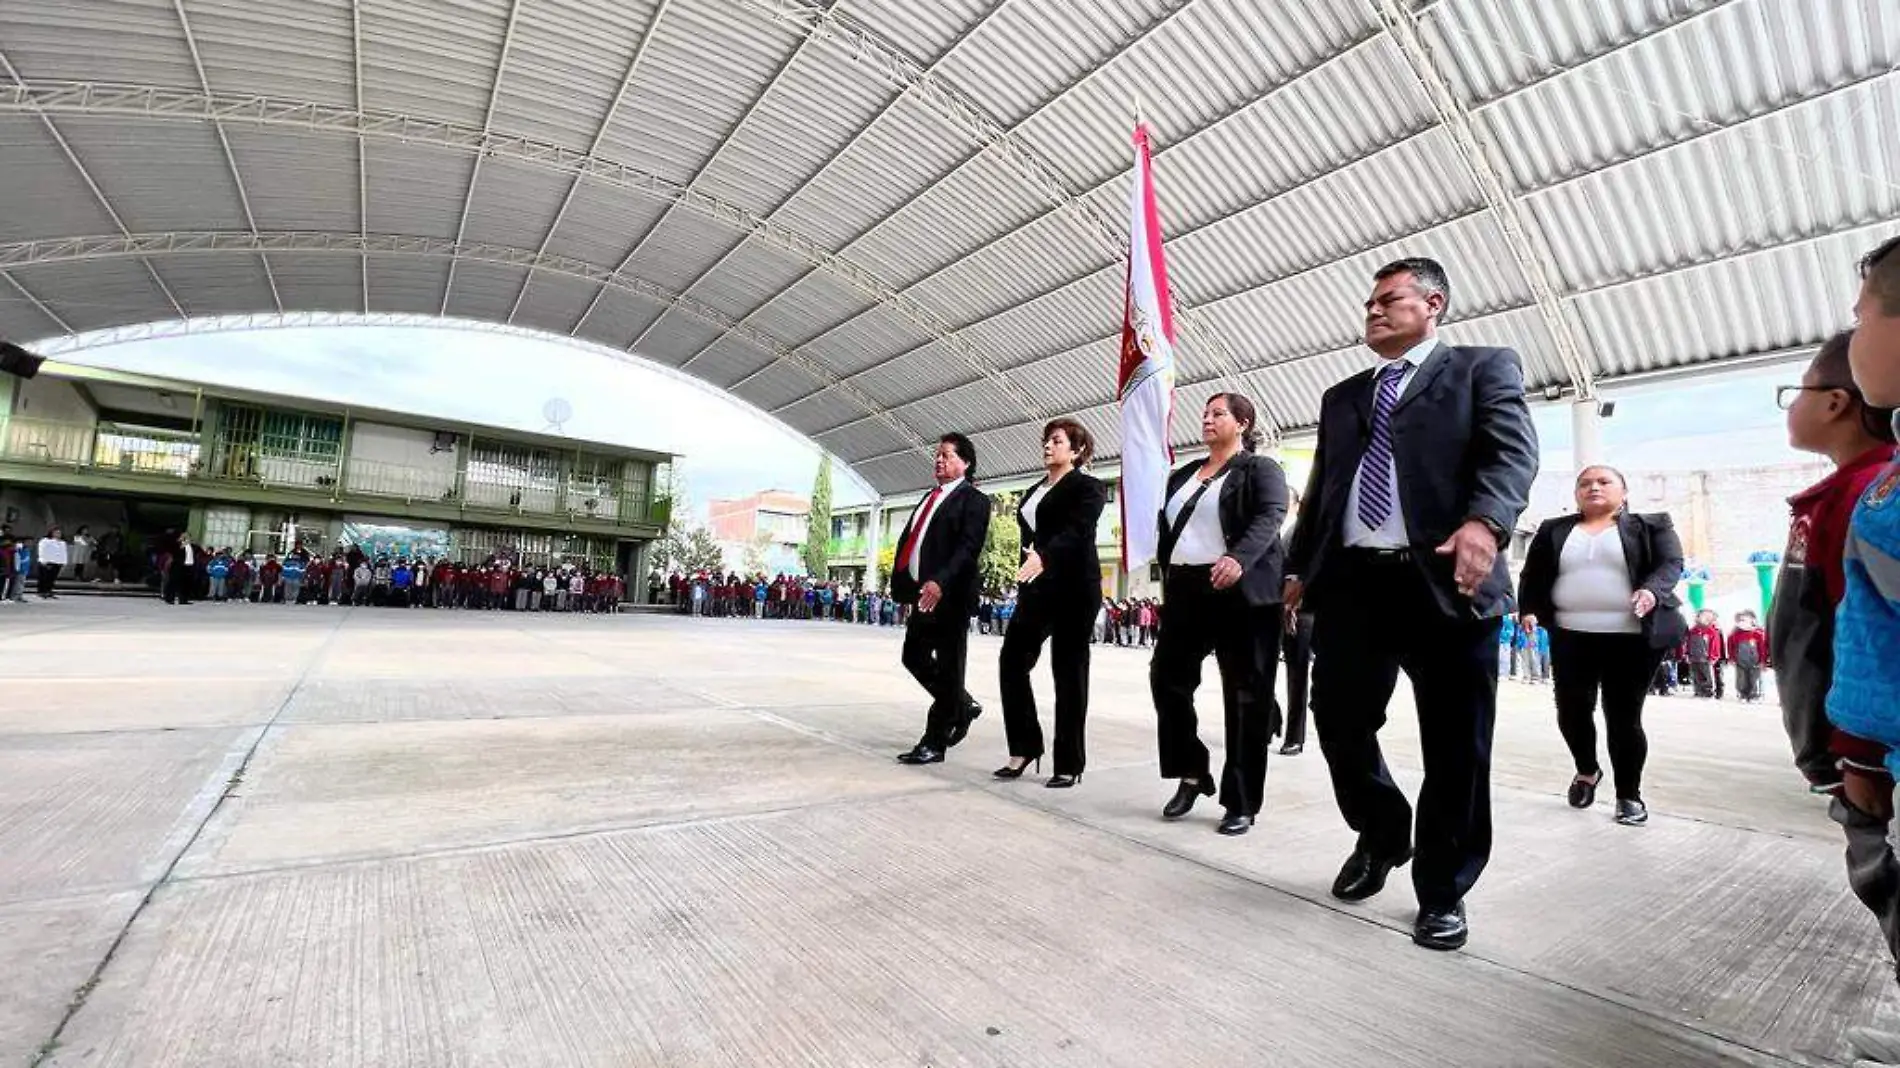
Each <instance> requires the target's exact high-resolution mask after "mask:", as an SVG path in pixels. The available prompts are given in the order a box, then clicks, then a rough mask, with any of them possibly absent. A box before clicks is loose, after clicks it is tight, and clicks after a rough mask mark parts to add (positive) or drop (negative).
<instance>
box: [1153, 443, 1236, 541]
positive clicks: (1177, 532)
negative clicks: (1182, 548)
mask: <svg viewBox="0 0 1900 1068" xmlns="http://www.w3.org/2000/svg"><path fill="white" fill-rule="evenodd" d="M1238 459H1240V454H1239V453H1235V454H1234V455H1232V456H1229V457H1228V458H1227V462H1226V463H1224V464H1222V465H1221V466H1220V470H1218V471H1216V472H1214V474H1213V476H1212V477H1210V478H1206V479H1203V480H1202V481H1201V484H1200V486H1199V487H1198V488H1196V489H1195V491H1194V492H1193V493H1192V494H1189V495H1188V499H1187V500H1186V501H1184V502H1183V503H1182V505H1181V511H1180V512H1179V513H1177V514H1176V515H1175V517H1174V522H1172V523H1170V524H1168V526H1167V529H1165V530H1163V531H1162V532H1161V543H1160V544H1159V545H1157V546H1156V547H1155V548H1156V552H1155V559H1157V560H1159V561H1160V562H1161V566H1162V567H1167V566H1168V563H1169V562H1170V561H1171V560H1172V559H1173V558H1174V546H1175V545H1176V543H1178V542H1179V541H1180V540H1181V535H1182V534H1183V533H1185V532H1186V531H1187V525H1188V520H1189V519H1192V518H1193V517H1194V506H1195V505H1197V504H1200V503H1201V498H1202V497H1205V496H1206V495H1207V487H1209V486H1212V485H1213V484H1214V483H1216V482H1219V481H1220V479H1221V476H1222V475H1225V474H1226V473H1227V471H1228V469H1230V468H1232V467H1233V466H1234V461H1235V460H1238ZM1161 511H1162V515H1163V516H1165V515H1166V514H1167V505H1166V504H1163V505H1162V506H1161Z"/></svg>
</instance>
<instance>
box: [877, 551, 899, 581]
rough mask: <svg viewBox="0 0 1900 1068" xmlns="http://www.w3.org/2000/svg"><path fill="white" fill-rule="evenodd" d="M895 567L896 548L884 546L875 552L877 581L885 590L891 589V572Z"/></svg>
mask: <svg viewBox="0 0 1900 1068" xmlns="http://www.w3.org/2000/svg"><path fill="white" fill-rule="evenodd" d="M896 566H897V546H895V545H886V546H884V547H883V548H882V549H879V550H878V551H877V574H878V580H879V582H880V583H881V584H882V586H883V588H884V589H885V590H889V589H890V588H891V570H892V569H893V568H895V567H896Z"/></svg>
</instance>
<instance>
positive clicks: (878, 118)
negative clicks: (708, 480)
mask: <svg viewBox="0 0 1900 1068" xmlns="http://www.w3.org/2000/svg"><path fill="white" fill-rule="evenodd" d="M1012 2H1014V0H998V2H997V3H996V5H995V6H994V7H992V8H990V10H989V11H987V12H985V13H984V14H983V16H982V17H981V18H979V19H977V20H976V21H975V22H974V23H972V24H970V26H969V27H968V28H967V29H965V30H964V31H963V32H962V33H960V34H958V35H957V39H956V40H954V41H952V42H950V45H949V47H948V48H945V49H944V50H943V52H942V53H941V54H939V55H938V56H937V58H936V59H933V60H931V61H930V66H929V67H927V68H925V70H926V71H930V72H934V71H935V70H936V69H937V67H938V65H939V64H941V63H943V62H944V61H945V60H947V59H949V58H950V57H951V56H953V55H955V54H956V52H957V50H958V49H959V48H961V47H962V46H963V43H964V42H965V41H967V40H969V39H970V36H971V35H972V34H974V33H976V32H977V31H978V30H980V29H982V28H983V27H984V26H985V25H988V23H989V20H990V19H992V18H995V17H996V15H997V14H998V13H999V12H1001V11H1002V10H1003V9H1005V8H1007V7H1008V6H1009V5H1010V4H1011V3H1012ZM808 39H809V38H808ZM907 95H908V94H907V93H905V92H904V91H903V90H901V89H900V90H899V91H898V92H897V93H896V94H895V95H893V96H892V97H891V98H890V99H889V100H887V101H885V102H884V104H883V105H882V106H880V107H879V108H878V109H877V111H875V112H873V113H872V115H871V118H870V119H869V120H868V121H866V122H865V124H864V125H862V126H860V127H858V128H857V130H855V131H853V132H852V134H851V136H850V137H848V138H846V139H845V141H844V143H843V144H841V145H839V146H838V147H837V149H836V150H834V151H833V152H832V153H831V154H830V155H829V156H826V157H825V159H824V161H823V162H821V163H819V164H818V166H817V167H815V168H813V170H812V172H811V173H810V174H807V175H806V176H805V177H804V178H802V179H800V180H799V182H798V184H797V185H795V186H793V187H792V190H791V192H789V193H786V194H785V195H784V196H783V197H780V198H779V202H778V203H777V204H775V205H773V206H772V210H770V211H768V212H766V213H765V217H766V219H768V220H771V219H776V218H778V215H779V213H780V212H782V211H784V210H785V209H786V207H788V206H789V205H790V204H791V203H792V201H794V200H797V199H798V197H799V195H800V194H802V193H803V192H804V191H805V190H807V189H809V188H811V187H812V185H813V184H814V183H816V182H817V181H818V180H819V179H820V178H822V177H824V176H825V175H826V174H827V173H829V172H830V171H831V168H832V166H833V165H835V164H836V163H837V162H838V161H839V160H841V159H843V158H844V157H845V156H846V155H848V154H850V152H851V150H852V149H853V148H856V147H857V145H858V143H859V142H860V141H862V140H864V138H865V137H866V136H867V135H868V134H869V133H870V132H871V131H872V130H874V129H876V128H877V126H878V124H879V123H881V122H883V121H884V117H885V116H887V115H889V114H890V113H891V112H892V111H893V110H895V109H896V107H897V105H898V104H900V103H902V102H903V101H904V100H905V99H906V98H907ZM750 241H751V238H750V237H749V236H748V237H742V238H740V239H739V240H738V242H737V243H735V244H734V245H733V246H732V247H731V248H729V249H727V250H726V251H725V253H724V254H722V255H721V256H720V257H719V258H718V259H716V260H714V261H713V262H712V265H711V266H709V267H707V268H706V269H705V270H703V271H701V272H699V274H698V275H696V276H694V278H693V280H692V281H690V282H688V283H686V288H685V289H684V290H682V291H681V292H684V293H691V292H692V291H693V289H694V288H695V287H696V286H698V285H699V284H700V283H701V282H703V281H705V280H706V279H707V278H710V277H711V276H712V275H713V274H714V272H716V271H718V270H719V269H720V268H721V267H724V266H725V265H726V261H728V260H730V259H732V257H733V256H735V255H737V254H738V252H739V250H740V249H742V248H744V247H746V245H747V244H748V243H750ZM809 275H810V272H809V271H808V272H806V273H805V274H804V275H801V276H800V277H799V279H798V280H797V281H803V280H804V279H805V278H806V277H809ZM793 284H794V285H796V284H797V282H794V283H793ZM786 288H787V289H789V288H790V287H786ZM905 288H907V289H908V288H912V287H910V286H906V287H905ZM784 292H785V290H783V289H782V290H780V291H779V292H778V293H775V294H773V295H772V297H770V298H768V299H767V300H766V301H765V303H764V304H760V305H758V306H757V307H755V308H753V309H752V310H751V311H749V312H747V313H746V314H745V316H744V318H745V319H750V318H751V317H752V316H753V315H754V314H757V313H758V312H759V311H760V310H761V309H762V308H764V307H765V306H766V305H767V304H770V303H771V302H772V301H773V300H776V299H777V298H778V297H779V296H782V295H783V294H784ZM659 323H660V321H659V320H658V319H655V320H653V321H652V322H650V323H648V324H647V325H646V329H644V330H642V331H640V334H639V336H638V337H635V338H634V339H633V343H632V344H631V345H629V346H628V347H629V348H639V346H640V343H641V342H643V341H645V340H646V338H647V335H648V334H650V333H652V332H653V328H654V327H656V326H658V325H659ZM719 341H720V338H718V337H715V338H713V339H712V340H711V341H709V342H707V343H706V344H704V345H702V346H700V348H699V351H698V352H695V353H693V354H692V355H691V356H690V357H688V358H687V360H686V362H687V363H692V362H693V361H694V360H696V359H698V358H699V357H700V356H702V355H704V354H705V352H706V350H707V349H710V348H712V347H713V346H714V345H717V344H718V343H719Z"/></svg>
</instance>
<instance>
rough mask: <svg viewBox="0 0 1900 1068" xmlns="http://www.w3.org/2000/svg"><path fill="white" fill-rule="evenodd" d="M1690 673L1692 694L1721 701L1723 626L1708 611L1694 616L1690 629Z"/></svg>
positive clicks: (1705, 610) (1712, 613)
mask: <svg viewBox="0 0 1900 1068" xmlns="http://www.w3.org/2000/svg"><path fill="white" fill-rule="evenodd" d="M1688 643H1689V670H1690V671H1692V672H1694V673H1695V695H1696V696H1697V697H1702V698H1709V697H1713V698H1716V699H1718V700H1719V699H1720V698H1721V696H1722V661H1723V659H1724V657H1723V655H1722V627H1721V624H1719V623H1718V622H1717V621H1716V615H1715V613H1714V612H1711V611H1709V610H1707V609H1704V610H1702V611H1700V612H1697V613H1696V617H1695V626H1693V627H1690V628H1689V638H1688Z"/></svg>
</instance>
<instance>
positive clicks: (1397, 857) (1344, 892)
mask: <svg viewBox="0 0 1900 1068" xmlns="http://www.w3.org/2000/svg"><path fill="white" fill-rule="evenodd" d="M1411 859H1412V851H1411V850H1410V849H1406V850H1404V851H1403V852H1400V853H1388V854H1385V855H1384V856H1380V855H1378V854H1375V853H1371V852H1368V851H1367V850H1364V849H1355V850H1353V851H1352V856H1350V857H1347V858H1346V865H1345V867H1343V868H1340V869H1339V878H1337V879H1334V880H1333V896H1334V897H1336V898H1338V899H1339V900H1341V901H1364V900H1365V899H1367V898H1369V897H1371V896H1372V895H1374V894H1376V893H1378V892H1379V891H1381V890H1384V889H1385V878H1386V876H1388V875H1390V874H1392V869H1393V868H1396V867H1399V866H1401V865H1403V864H1404V863H1405V862H1406V861H1408V860H1411Z"/></svg>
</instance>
